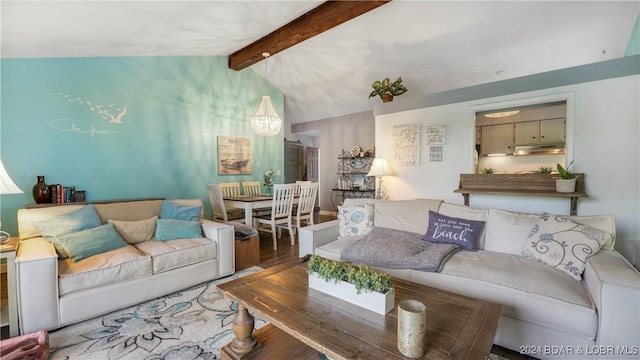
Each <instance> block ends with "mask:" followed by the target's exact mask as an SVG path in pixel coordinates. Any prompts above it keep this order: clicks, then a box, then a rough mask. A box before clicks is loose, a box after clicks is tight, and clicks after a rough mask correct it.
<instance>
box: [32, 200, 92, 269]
mask: <svg viewBox="0 0 640 360" xmlns="http://www.w3.org/2000/svg"><path fill="white" fill-rule="evenodd" d="M100 225H102V221H100V217H98V213H96V209H95V208H94V207H93V205H87V206H85V207H83V208H81V209H78V210H76V211H72V212H70V213H66V214H64V215H60V216H56V217H53V218H51V219H47V220H44V221H39V222H35V223H33V227H35V228H36V229H38V231H40V234H41V235H42V236H44V238H45V239H47V240H48V241H49V242H51V243H52V244H53V246H55V248H56V252H57V253H58V257H59V258H60V259H66V258H68V257H69V254H67V252H66V250H65V249H64V247H63V246H62V245H61V244H60V242H58V240H57V239H56V237H57V236H60V235H65V234H71V233H74V232H77V231H81V230H87V229H91V228H94V227H97V226H100Z"/></svg>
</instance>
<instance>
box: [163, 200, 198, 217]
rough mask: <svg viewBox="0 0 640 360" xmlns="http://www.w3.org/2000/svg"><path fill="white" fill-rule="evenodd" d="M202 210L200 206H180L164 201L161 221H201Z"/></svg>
mask: <svg viewBox="0 0 640 360" xmlns="http://www.w3.org/2000/svg"><path fill="white" fill-rule="evenodd" d="M201 210H202V207H200V206H188V205H179V204H176V203H173V202H171V201H169V200H163V201H162V208H161V209H160V219H178V220H199V219H200V212H201Z"/></svg>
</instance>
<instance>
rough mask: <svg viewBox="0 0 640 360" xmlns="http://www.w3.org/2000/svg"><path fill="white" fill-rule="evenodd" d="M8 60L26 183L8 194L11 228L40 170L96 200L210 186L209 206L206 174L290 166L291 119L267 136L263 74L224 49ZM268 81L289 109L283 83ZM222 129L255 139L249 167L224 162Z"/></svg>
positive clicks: (6, 124) (13, 138)
mask: <svg viewBox="0 0 640 360" xmlns="http://www.w3.org/2000/svg"><path fill="white" fill-rule="evenodd" d="M0 71H1V73H0V75H1V78H0V79H1V80H2V81H1V83H2V89H1V93H0V99H1V102H0V106H1V107H0V115H1V119H0V130H1V134H0V156H1V158H2V161H3V163H4V165H5V168H6V169H7V171H8V172H9V174H10V175H11V177H12V178H13V180H14V181H15V182H16V184H17V185H18V186H19V187H20V188H21V189H22V190H23V191H24V192H25V193H24V194H19V195H2V196H0V208H1V217H2V218H1V221H2V230H5V231H9V232H10V233H11V234H13V235H17V220H16V214H17V210H18V209H20V208H23V207H25V206H26V205H27V204H33V203H34V200H33V196H32V194H31V190H32V187H33V185H34V184H35V183H36V177H37V176H38V175H44V176H45V180H46V182H47V184H52V183H59V184H62V185H75V186H76V188H77V189H81V190H86V191H87V200H89V201H95V200H108V199H124V198H141V197H164V198H168V199H172V198H201V199H202V200H203V201H204V203H205V204H206V205H205V212H206V216H207V217H210V214H211V211H210V206H209V200H208V195H207V190H206V184H208V183H215V182H224V181H246V180H254V179H255V180H260V181H262V176H263V174H264V173H265V171H267V170H268V169H276V170H281V169H283V131H281V132H280V134H279V135H278V136H275V137H271V138H262V137H259V136H255V135H254V134H253V132H252V130H251V125H250V122H249V118H250V117H251V116H252V115H253V114H254V113H255V112H256V111H257V109H258V106H259V104H260V101H261V99H262V96H263V95H264V93H263V92H264V91H265V90H264V89H265V80H264V78H262V77H261V76H259V75H258V74H256V73H255V72H254V71H252V70H250V69H246V70H243V71H234V70H230V69H228V67H227V58H226V57H123V58H64V59H3V60H0ZM267 91H268V95H270V96H271V99H272V101H273V104H274V107H275V108H276V111H277V112H278V114H280V115H281V116H282V117H283V101H284V100H283V94H282V92H280V91H279V90H278V89H276V88H274V87H272V86H270V85H269V86H268V89H267ZM125 106H126V111H125ZM218 136H233V137H243V138H249V139H250V140H251V148H252V149H251V150H252V174H251V175H219V174H218V167H217V163H218V154H217V137H218ZM282 181H283V177H282V176H279V177H277V178H276V183H281V182H282Z"/></svg>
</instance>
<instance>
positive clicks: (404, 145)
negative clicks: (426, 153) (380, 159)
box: [391, 124, 420, 166]
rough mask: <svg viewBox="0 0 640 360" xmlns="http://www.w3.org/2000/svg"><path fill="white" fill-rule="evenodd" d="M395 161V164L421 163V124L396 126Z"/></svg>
mask: <svg viewBox="0 0 640 360" xmlns="http://www.w3.org/2000/svg"><path fill="white" fill-rule="evenodd" d="M391 136H392V138H393V163H394V164H395V165H408V166H416V165H420V124H412V125H403V126H394V127H393V130H392V132H391Z"/></svg>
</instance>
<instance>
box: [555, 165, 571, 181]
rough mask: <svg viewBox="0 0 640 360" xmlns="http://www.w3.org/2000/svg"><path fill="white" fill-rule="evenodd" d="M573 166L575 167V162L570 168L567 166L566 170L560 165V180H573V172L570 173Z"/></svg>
mask: <svg viewBox="0 0 640 360" xmlns="http://www.w3.org/2000/svg"><path fill="white" fill-rule="evenodd" d="M571 165H573V161H571V162H570V163H569V166H567V168H566V169H565V168H563V167H562V165H560V164H558V173H560V178H562V179H564V180H569V179H571V172H569V168H570V167H571Z"/></svg>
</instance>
